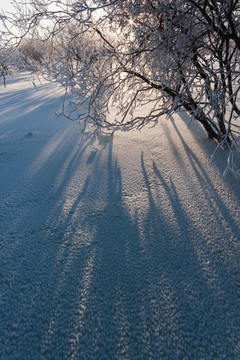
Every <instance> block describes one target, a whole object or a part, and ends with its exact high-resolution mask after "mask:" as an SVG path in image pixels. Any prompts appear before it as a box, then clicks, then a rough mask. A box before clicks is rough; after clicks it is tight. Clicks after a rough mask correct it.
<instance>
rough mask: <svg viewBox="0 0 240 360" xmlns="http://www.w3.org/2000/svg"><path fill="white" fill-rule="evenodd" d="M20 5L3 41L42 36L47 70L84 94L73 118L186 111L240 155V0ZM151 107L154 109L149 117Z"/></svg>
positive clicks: (104, 123) (119, 121) (120, 118)
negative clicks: (239, 150) (144, 108)
mask: <svg viewBox="0 0 240 360" xmlns="http://www.w3.org/2000/svg"><path fill="white" fill-rule="evenodd" d="M14 3H15V8H16V13H15V14H12V15H10V16H5V17H4V16H3V17H2V19H3V21H4V23H5V28H6V29H7V30H6V31H5V34H4V36H2V38H4V37H5V41H7V42H8V44H12V45H11V46H18V47H20V46H21V43H22V41H23V39H25V37H26V36H28V37H32V39H33V40H34V39H38V41H39V39H41V42H42V45H43V46H44V49H45V50H44V53H45V55H44V58H41V66H42V68H43V69H44V71H45V72H47V73H48V74H49V75H50V76H51V78H52V79H55V80H57V81H59V82H61V83H62V84H63V85H64V86H65V88H66V92H71V94H72V95H73V97H74V106H73V103H72V108H71V110H69V111H68V112H67V110H66V109H65V107H64V112H65V111H66V114H65V115H66V116H68V117H70V118H72V119H76V120H79V121H80V123H82V124H83V127H84V126H85V125H86V124H90V125H91V126H93V127H94V128H95V129H100V130H102V131H106V132H112V131H115V130H118V129H122V130H129V129H133V128H141V127H142V126H144V125H146V124H155V123H156V122H157V121H158V119H159V117H160V116H162V115H167V116H170V115H171V114H172V113H173V112H175V111H178V110H180V109H184V110H185V111H187V112H188V113H189V114H190V116H192V117H193V118H194V119H195V120H197V121H198V122H199V123H200V124H201V125H202V126H203V128H204V129H205V131H206V133H207V134H208V136H209V137H210V138H212V139H215V140H216V141H217V142H218V143H219V144H220V145H223V144H225V146H227V147H228V149H229V154H230V158H229V162H230V163H231V162H232V156H233V153H232V149H233V147H239V115H240V108H239V86H240V76H239V74H240V56H239V51H240V34H239V29H240V4H239V1H238V0H195V1H194V0H183V1H182V0H170V1H169V0H161V1H160V0H141V1H140V0H125V1H123V0H121V1H120V0H83V1H74V0H62V1H54V0H45V1H39V0H31V1H29V2H27V1H26V2H23V3H20V2H17V1H14ZM13 28H14V29H15V28H17V29H18V33H17V35H16V34H15V35H14V36H13V34H12V30H11V29H13ZM146 104H148V105H149V104H150V105H151V106H148V108H149V109H150V111H148V112H147V113H146V112H144V113H142V114H141V115H139V113H137V112H136V109H138V108H139V107H140V106H142V105H146ZM109 113H111V116H110V115H109ZM230 166H231V167H232V168H233V164H232V163H231V165H230Z"/></svg>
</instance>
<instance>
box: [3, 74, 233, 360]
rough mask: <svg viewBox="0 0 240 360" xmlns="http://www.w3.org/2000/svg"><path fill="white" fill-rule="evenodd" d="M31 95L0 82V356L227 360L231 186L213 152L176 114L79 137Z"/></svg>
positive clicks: (51, 106)
mask: <svg viewBox="0 0 240 360" xmlns="http://www.w3.org/2000/svg"><path fill="white" fill-rule="evenodd" d="M36 85H37V87H38V91H37V90H36V88H35V87H34V86H33V84H32V82H31V80H30V78H29V75H28V74H27V73H23V74H21V75H20V76H19V77H18V78H11V79H8V84H7V87H6V88H4V87H3V86H2V84H1V85H0V359H1V360H38V359H41V360H45V359H46V360H65V359H66V360H72V359H77V360H92V359H93V360H110V359H114V360H153V359H154V360H200V359H201V360H213V359H214V360H222V359H226V360H239V359H240V208H239V205H240V180H237V179H236V178H234V177H233V176H232V175H231V174H229V175H228V176H227V177H226V178H222V177H220V176H219V175H218V173H217V171H216V170H215V169H214V168H212V169H211V170H208V162H209V159H210V156H211V153H212V152H213V150H214V148H215V144H214V142H212V141H211V140H209V139H207V137H206V135H205V133H204V132H203V131H202V130H201V129H200V128H199V127H198V125H197V124H195V123H194V122H193V123H192V124H191V126H190V127H189V123H190V120H189V118H188V117H187V116H186V115H185V118H182V119H181V117H183V114H180V115H176V116H174V118H171V119H168V120H166V119H162V120H161V121H160V122H159V124H158V125H157V126H156V127H154V128H151V129H144V130H142V131H141V133H139V132H137V131H135V132H130V133H116V134H115V135H114V136H113V137H107V136H105V137H103V136H102V137H98V138H96V139H94V138H91V137H90V136H89V135H86V136H85V137H83V139H82V140H81V136H80V134H79V125H78V124H77V123H74V122H70V121H68V120H66V119H65V118H63V117H56V116H55V111H57V110H59V109H60V108H61V102H62V99H63V93H62V90H61V89H59V88H57V87H56V85H53V84H49V83H47V82H45V81H43V82H42V83H41V84H40V83H39V81H38V80H36ZM224 159H225V155H224V153H222V154H219V158H218V160H217V161H218V165H219V167H220V168H221V166H222V165H221V162H222V161H223V160H224Z"/></svg>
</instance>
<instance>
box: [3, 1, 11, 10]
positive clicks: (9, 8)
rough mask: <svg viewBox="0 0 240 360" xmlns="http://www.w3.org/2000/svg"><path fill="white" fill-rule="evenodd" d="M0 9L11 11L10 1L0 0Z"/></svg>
mask: <svg viewBox="0 0 240 360" xmlns="http://www.w3.org/2000/svg"><path fill="white" fill-rule="evenodd" d="M0 9H1V10H4V11H12V10H13V6H12V1H11V0H1V5H0Z"/></svg>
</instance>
